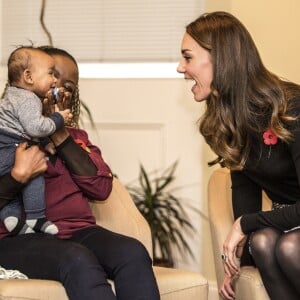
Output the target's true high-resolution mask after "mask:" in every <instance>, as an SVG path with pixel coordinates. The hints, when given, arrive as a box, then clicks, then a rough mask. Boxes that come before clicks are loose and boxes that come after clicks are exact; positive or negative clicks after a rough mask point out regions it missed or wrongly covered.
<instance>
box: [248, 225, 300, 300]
mask: <svg viewBox="0 0 300 300" xmlns="http://www.w3.org/2000/svg"><path fill="white" fill-rule="evenodd" d="M250 249H251V254H252V256H253V259H254V261H255V264H256V266H257V268H258V269H259V272H260V274H261V277H262V281H263V283H264V286H265V288H266V290H267V292H268V294H269V297H270V298H271V299H272V300H277V299H278V300H282V299H288V300H299V299H300V229H297V230H294V231H290V232H288V233H282V232H280V231H277V230H275V229H273V228H265V229H262V230H258V231H256V232H254V233H252V235H251V238H250Z"/></svg>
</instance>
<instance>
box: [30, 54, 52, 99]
mask: <svg viewBox="0 0 300 300" xmlns="http://www.w3.org/2000/svg"><path fill="white" fill-rule="evenodd" d="M32 53H33V54H32V58H31V60H32V63H31V67H30V68H29V71H30V74H31V79H32V86H31V87H30V90H31V91H33V92H34V93H35V94H36V95H37V96H38V97H40V98H44V97H46V95H47V92H48V91H49V90H50V89H51V88H53V87H55V84H56V78H55V77H54V60H53V58H52V57H51V56H50V55H48V54H46V53H44V52H42V51H38V50H35V51H32Z"/></svg>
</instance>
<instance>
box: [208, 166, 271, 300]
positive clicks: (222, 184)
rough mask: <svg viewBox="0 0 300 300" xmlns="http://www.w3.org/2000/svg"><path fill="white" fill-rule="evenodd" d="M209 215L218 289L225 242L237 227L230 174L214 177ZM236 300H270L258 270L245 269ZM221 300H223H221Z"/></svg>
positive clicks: (267, 204) (220, 171) (266, 202)
mask: <svg viewBox="0 0 300 300" xmlns="http://www.w3.org/2000/svg"><path fill="white" fill-rule="evenodd" d="M270 208H271V201H270V200H269V199H267V197H266V196H265V195H264V197H263V209H264V210H268V209H270ZM208 212H209V221H210V229H211V236H212V242H213V251H214V253H213V254H214V262H215V271H216V276H217V283H218V287H220V285H221V283H222V280H223V277H224V270H223V263H222V260H221V253H222V249H223V242H224V241H225V238H226V236H227V233H228V232H229V229H230V227H231V226H232V224H233V220H234V219H233V212H232V204H231V179H230V173H229V170H227V169H225V168H222V169H217V170H216V171H214V173H213V174H212V175H211V177H210V180H209V183H208ZM235 292H236V298H235V299H236V300H268V299H269V297H268V295H267V293H266V290H265V288H264V286H263V283H262V280H261V277H260V275H259V272H258V270H257V269H256V268H254V267H242V268H241V272H240V275H239V277H238V278H237V280H236V281H235ZM220 299H222V298H221V297H220Z"/></svg>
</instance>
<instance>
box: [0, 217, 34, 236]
mask: <svg viewBox="0 0 300 300" xmlns="http://www.w3.org/2000/svg"><path fill="white" fill-rule="evenodd" d="M3 222H4V225H5V227H6V229H7V230H8V231H9V232H11V233H12V235H17V234H26V233H33V232H34V230H32V229H31V228H30V227H29V226H28V225H27V224H26V223H25V222H24V221H23V220H21V219H19V218H17V217H14V216H10V217H7V218H5V219H4V221H3Z"/></svg>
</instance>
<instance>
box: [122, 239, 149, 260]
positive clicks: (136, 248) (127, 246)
mask: <svg viewBox="0 0 300 300" xmlns="http://www.w3.org/2000/svg"><path fill="white" fill-rule="evenodd" d="M122 247H123V249H122V252H123V254H124V256H123V257H127V259H128V260H130V261H135V262H143V263H152V261H151V258H150V255H149V253H148V251H147V249H146V247H145V246H144V245H143V244H142V243H141V242H140V241H138V240H136V239H134V238H128V239H127V242H126V243H123V246H122Z"/></svg>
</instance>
